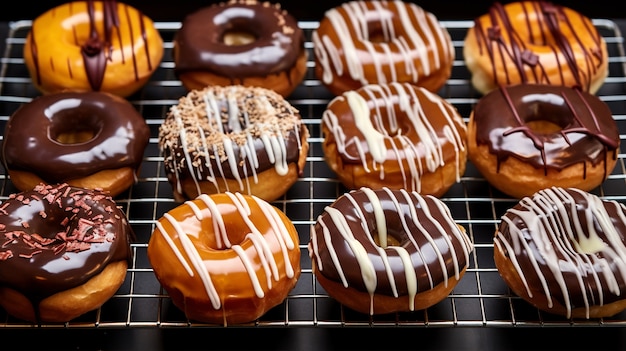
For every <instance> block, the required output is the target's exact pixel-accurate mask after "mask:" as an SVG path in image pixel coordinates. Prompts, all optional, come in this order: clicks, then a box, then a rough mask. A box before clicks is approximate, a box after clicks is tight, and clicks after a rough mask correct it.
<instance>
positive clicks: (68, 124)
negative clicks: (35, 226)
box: [2, 91, 150, 196]
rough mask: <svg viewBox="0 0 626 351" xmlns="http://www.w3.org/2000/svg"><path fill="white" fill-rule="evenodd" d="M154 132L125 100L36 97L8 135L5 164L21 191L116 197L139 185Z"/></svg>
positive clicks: (88, 95) (87, 95)
mask: <svg viewBox="0 0 626 351" xmlns="http://www.w3.org/2000/svg"><path fill="white" fill-rule="evenodd" d="M149 138H150V129H149V127H148V125H147V124H146V121H145V120H144V118H143V117H142V116H141V115H140V114H139V112H138V111H137V110H136V109H135V107H134V106H133V105H132V104H131V103H130V102H128V101H127V100H125V99H124V98H122V97H119V96H116V95H112V94H109V93H102V92H96V91H88V92H83V93H78V92H61V93H54V94H48V95H43V96H39V97H36V98H35V99H33V100H32V101H30V102H29V103H26V104H24V105H22V106H20V108H18V109H17V110H16V111H15V112H14V113H13V114H12V115H11V117H10V118H9V121H8V122H7V125H6V127H5V130H4V141H3V143H2V161H3V163H4V166H5V168H6V169H7V170H8V172H9V175H10V177H11V182H12V183H13V185H15V187H16V188H18V189H19V190H21V191H27V190H30V189H32V188H33V187H35V186H36V185H38V184H39V183H46V184H54V183H68V184H69V185H72V186H76V187H82V188H87V189H100V190H103V191H106V192H107V193H109V195H111V196H116V195H118V194H120V193H122V192H123V191H125V190H126V189H128V188H129V187H131V186H132V185H133V184H135V182H136V180H137V172H139V168H140V166H141V162H142V161H143V153H144V150H145V148H146V146H147V145H148V141H149V140H148V139H149Z"/></svg>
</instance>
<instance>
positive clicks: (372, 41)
mask: <svg viewBox="0 0 626 351" xmlns="http://www.w3.org/2000/svg"><path fill="white" fill-rule="evenodd" d="M312 41H313V49H314V58H315V75H316V76H317V78H318V79H319V80H320V81H321V82H322V83H323V84H324V85H325V86H326V87H327V88H328V89H329V90H330V91H331V92H332V93H333V94H334V95H341V94H342V93H343V92H345V91H348V90H356V89H358V88H360V87H361V86H363V85H367V84H386V83H391V82H400V83H412V84H414V85H418V86H421V87H424V88H426V89H428V90H430V91H432V92H437V91H438V90H439V89H440V88H441V87H442V86H443V85H444V84H445V83H446V81H447V80H448V78H450V75H451V73H452V64H453V62H454V55H455V53H454V48H453V46H452V40H451V39H450V35H449V33H448V31H447V30H446V29H445V28H444V27H443V26H442V25H441V24H440V23H439V21H438V20H437V18H436V17H435V16H434V15H433V14H432V13H429V12H426V11H424V10H423V9H422V8H421V7H419V6H417V5H415V4H412V3H408V2H403V1H349V2H346V3H343V4H342V5H340V6H338V7H335V8H332V9H330V10H328V11H326V13H325V15H324V17H323V18H322V20H321V21H320V24H319V27H318V28H317V29H316V30H314V31H313V35H312Z"/></svg>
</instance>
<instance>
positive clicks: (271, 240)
mask: <svg viewBox="0 0 626 351" xmlns="http://www.w3.org/2000/svg"><path fill="white" fill-rule="evenodd" d="M147 253H148V258H149V260H150V263H151V265H152V267H153V269H154V273H155V275H156V277H157V278H158V279H159V281H160V282H161V284H162V285H163V286H164V288H165V289H166V290H167V291H168V293H169V295H170V296H171V298H172V301H173V302H174V304H175V305H176V306H177V307H178V308H180V309H181V310H182V311H184V313H185V314H186V316H187V317H188V318H190V319H191V320H196V321H203V322H209V323H217V324H223V325H230V324H238V323H246V322H251V321H253V320H255V319H257V318H259V317H260V316H262V315H263V314H264V313H266V312H267V311H268V310H269V309H271V308H273V307H274V306H276V305H278V304H280V303H281V302H282V301H283V300H284V299H285V298H286V297H287V295H288V294H289V292H290V291H291V289H292V288H293V287H294V286H295V284H296V281H297V279H298V278H299V276H300V248H299V238H298V232H297V231H296V229H295V227H294V225H293V224H292V223H291V221H290V220H289V219H288V218H287V216H286V215H285V214H284V213H282V212H281V211H280V210H278V209H277V208H275V207H273V206H272V205H270V204H269V203H267V202H266V201H263V200H261V199H259V198H257V197H255V196H249V195H243V194H241V193H230V192H226V193H222V194H215V195H211V196H209V195H206V194H203V195H200V196H199V197H198V198H196V199H194V200H190V201H186V202H185V203H184V204H181V205H179V206H178V207H176V208H174V209H173V210H170V211H168V212H167V213H165V214H164V215H163V217H161V218H160V219H159V220H158V222H157V224H156V227H155V229H154V232H153V234H152V236H151V238H150V241H149V243H148V250H147Z"/></svg>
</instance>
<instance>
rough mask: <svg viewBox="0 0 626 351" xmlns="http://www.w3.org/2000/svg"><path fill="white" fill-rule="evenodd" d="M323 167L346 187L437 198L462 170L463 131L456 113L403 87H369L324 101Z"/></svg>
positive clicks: (420, 92) (449, 106)
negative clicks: (362, 187) (406, 191)
mask: <svg viewBox="0 0 626 351" xmlns="http://www.w3.org/2000/svg"><path fill="white" fill-rule="evenodd" d="M322 128H323V131H324V134H325V138H324V141H323V148H324V153H325V156H326V160H327V162H328V163H329V164H330V166H331V168H332V169H333V170H334V171H335V173H336V174H337V176H338V177H339V179H340V180H341V181H342V182H343V183H344V185H346V186H347V187H348V188H352V189H357V188H360V187H361V186H367V187H371V188H380V187H382V186H387V187H389V188H394V189H400V188H403V189H407V190H411V191H417V192H420V193H426V194H431V195H437V196H439V195H442V194H443V193H445V192H446V191H447V190H448V188H449V187H450V186H451V185H452V184H454V183H455V182H458V181H459V179H460V177H461V175H462V174H463V173H464V171H465V162H466V147H465V145H466V138H467V136H466V127H465V122H464V121H463V120H462V119H461V116H460V115H459V113H458V111H457V110H456V108H455V107H454V106H453V105H452V104H450V103H448V102H446V101H445V100H444V99H442V98H441V97H439V96H438V95H435V94H434V93H431V92H429V91H428V90H426V89H425V88H421V87H415V86H413V85H410V84H408V83H403V84H401V83H390V84H380V85H376V84H371V85H367V86H365V87H362V88H360V89H358V90H356V91H349V92H345V93H344V94H342V95H341V96H338V97H336V98H334V99H333V100H331V101H330V103H329V104H328V106H327V108H326V110H325V111H324V114H323V116H322Z"/></svg>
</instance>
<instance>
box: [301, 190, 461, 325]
mask: <svg viewBox="0 0 626 351" xmlns="http://www.w3.org/2000/svg"><path fill="white" fill-rule="evenodd" d="M308 248H309V254H310V256H311V260H312V262H313V272H314V273H315V276H316V278H317V280H318V281H319V283H320V284H321V285H322V287H324V289H325V290H326V291H327V292H328V294H329V295H330V296H331V297H334V298H335V299H336V300H338V301H339V302H341V303H342V304H344V305H346V306H347V307H349V308H351V309H353V310H356V311H359V312H362V313H369V314H383V313H391V312H400V311H415V310H420V309H425V308H427V307H429V306H432V305H434V304H436V303H437V302H439V301H441V300H442V299H444V298H445V297H446V296H448V294H449V293H450V292H451V291H452V289H453V288H454V287H455V286H456V284H457V282H458V281H459V280H460V279H461V277H462V276H463V275H464V273H465V270H466V268H467V267H468V265H469V262H470V252H471V251H472V250H473V245H472V243H471V241H470V240H469V238H468V237H467V235H466V234H465V230H464V228H463V227H461V226H459V225H457V224H456V223H455V222H454V220H453V219H452V216H451V214H450V211H449V209H448V208H447V207H446V205H445V204H444V203H443V202H442V201H441V200H439V199H437V198H436V197H433V196H430V195H420V194H418V193H416V192H408V191H406V190H390V189H388V188H383V189H376V190H372V189H369V188H361V189H359V190H353V191H351V192H349V193H346V194H344V195H342V196H341V197H339V198H338V199H337V200H336V201H335V202H334V203H333V204H332V205H330V206H328V207H326V208H325V209H324V212H323V213H322V214H321V215H320V216H319V217H318V218H317V221H316V223H315V225H314V227H313V228H312V230H311V240H310V242H309V244H308Z"/></svg>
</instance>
